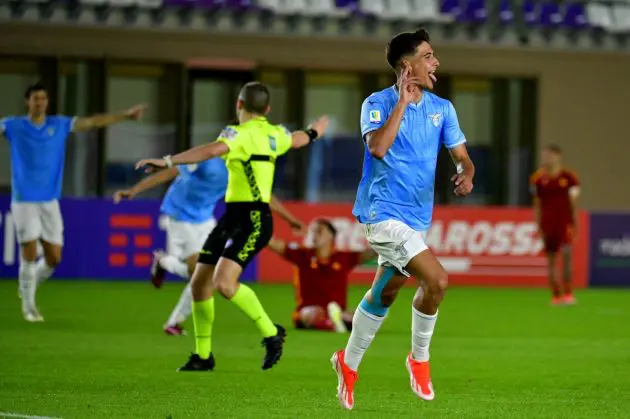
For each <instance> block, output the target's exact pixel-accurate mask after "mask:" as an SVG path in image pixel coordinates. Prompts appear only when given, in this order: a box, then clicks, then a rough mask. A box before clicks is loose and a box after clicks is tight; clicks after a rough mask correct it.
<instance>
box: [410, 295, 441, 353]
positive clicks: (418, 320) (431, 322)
mask: <svg viewBox="0 0 630 419" xmlns="http://www.w3.org/2000/svg"><path fill="white" fill-rule="evenodd" d="M437 316H438V313H437V312H436V313H435V314H424V313H421V312H420V311H418V310H416V308H415V307H413V306H412V307H411V357H412V358H413V359H415V360H416V361H428V360H429V344H431V336H433V329H434V328H435V321H436V320H437Z"/></svg>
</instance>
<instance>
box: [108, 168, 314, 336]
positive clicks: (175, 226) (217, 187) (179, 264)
mask: <svg viewBox="0 0 630 419" xmlns="http://www.w3.org/2000/svg"><path fill="white" fill-rule="evenodd" d="M227 177H228V173H227V168H226V167H225V162H224V161H223V160H221V159H211V160H206V161H204V162H201V163H199V164H189V165H181V166H175V167H170V168H168V169H165V170H162V171H160V172H158V173H155V174H153V175H151V176H148V177H146V178H144V179H142V180H141V181H140V182H138V183H137V184H135V185H134V186H132V187H131V188H129V189H124V190H119V191H116V192H115V193H114V202H115V203H119V202H120V201H121V200H123V199H133V198H135V197H136V196H137V195H138V194H140V193H142V192H145V191H148V190H150V189H153V188H155V187H156V186H158V185H162V184H164V183H167V182H170V181H172V180H173V183H171V186H170V187H169V188H168V191H167V192H166V195H165V196H164V199H163V200H162V205H161V206H160V213H161V214H162V215H163V216H164V217H166V252H164V251H162V250H158V251H156V252H155V254H154V259H153V265H152V266H151V276H152V277H151V282H152V283H153V285H154V286H155V287H156V288H160V287H161V286H162V283H163V282H164V277H165V276H166V272H170V273H172V274H174V275H177V276H179V277H181V278H184V279H186V280H188V279H189V278H190V277H191V276H192V274H193V272H194V270H195V264H196V263H197V260H198V258H199V250H200V249H201V247H202V246H203V244H204V242H205V241H206V238H207V237H208V235H209V234H210V233H211V232H212V230H213V229H214V227H215V226H216V225H217V222H216V220H215V219H214V210H215V207H216V205H217V203H218V202H219V201H220V200H222V199H223V197H224V196H225V192H226V189H227ZM276 202H277V201H276V198H275V197H273V196H272V198H271V208H272V209H273V210H274V211H277V212H278V214H279V215H280V216H281V217H282V218H283V219H284V220H286V221H287V222H288V223H289V225H290V226H291V228H293V229H298V230H300V229H302V228H303V225H302V223H301V222H300V221H299V220H298V219H296V218H295V217H294V216H293V215H292V214H291V213H290V212H289V211H287V210H286V208H284V206H282V205H281V204H280V203H279V202H278V204H277V206H278V207H279V209H277V210H276ZM191 313H192V290H191V284H190V283H188V284H187V285H186V287H185V288H184V290H183V291H182V294H181V296H180V297H179V301H178V302H177V305H176V306H175V308H174V309H173V311H172V312H171V315H170V316H169V318H168V320H167V321H166V323H165V324H164V332H165V333H166V334H167V335H177V336H181V335H184V334H185V331H184V328H183V326H182V323H184V321H186V319H187V318H188V316H190V314H191Z"/></svg>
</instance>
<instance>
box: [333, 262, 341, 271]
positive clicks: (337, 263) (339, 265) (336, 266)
mask: <svg viewBox="0 0 630 419" xmlns="http://www.w3.org/2000/svg"><path fill="white" fill-rule="evenodd" d="M332 268H333V270H335V271H338V270H339V269H341V264H340V263H339V262H333V264H332Z"/></svg>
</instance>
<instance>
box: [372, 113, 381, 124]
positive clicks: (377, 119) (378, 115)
mask: <svg viewBox="0 0 630 419" xmlns="http://www.w3.org/2000/svg"><path fill="white" fill-rule="evenodd" d="M370 122H381V111H370Z"/></svg>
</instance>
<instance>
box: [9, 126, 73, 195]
mask: <svg viewBox="0 0 630 419" xmlns="http://www.w3.org/2000/svg"><path fill="white" fill-rule="evenodd" d="M74 120H75V119H74V118H70V117H67V116H47V117H46V119H45V120H44V122H43V123H42V124H41V125H35V124H34V123H33V122H32V121H31V120H30V119H29V118H28V117H27V116H13V117H8V118H5V119H3V120H2V121H1V122H0V133H2V135H3V136H4V138H6V139H7V140H8V141H9V149H10V150H11V199H12V200H13V201H14V202H47V201H53V200H56V199H59V197H60V196H61V187H62V185H63V168H64V163H65V160H66V140H67V139H68V135H69V134H70V133H71V132H72V129H73V126H74Z"/></svg>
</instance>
